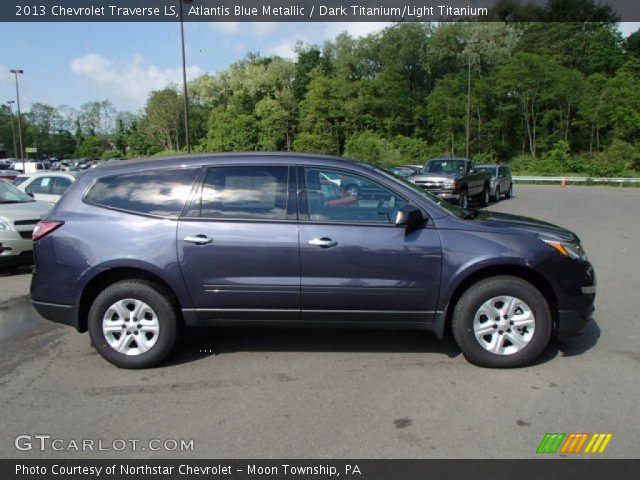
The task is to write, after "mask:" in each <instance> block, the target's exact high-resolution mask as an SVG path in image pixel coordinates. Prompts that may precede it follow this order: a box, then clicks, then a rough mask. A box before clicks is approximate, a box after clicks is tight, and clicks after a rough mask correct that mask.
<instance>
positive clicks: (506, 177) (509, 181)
mask: <svg viewBox="0 0 640 480" xmlns="http://www.w3.org/2000/svg"><path fill="white" fill-rule="evenodd" d="M475 169H476V171H477V172H487V173H490V174H491V190H490V193H491V200H493V201H494V202H498V201H500V198H501V197H502V195H504V198H511V197H513V177H512V176H511V172H510V171H509V167H507V166H506V165H499V164H495V163H490V164H487V165H476V167H475Z"/></svg>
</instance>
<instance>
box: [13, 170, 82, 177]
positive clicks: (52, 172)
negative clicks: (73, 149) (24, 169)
mask: <svg viewBox="0 0 640 480" xmlns="http://www.w3.org/2000/svg"><path fill="white" fill-rule="evenodd" d="M78 173H79V172H64V171H60V170H46V171H44V172H34V173H21V174H20V175H18V176H19V177H27V178H38V177H56V176H57V177H67V178H69V177H73V178H78V176H79V175H78Z"/></svg>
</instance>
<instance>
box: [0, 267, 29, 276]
mask: <svg viewBox="0 0 640 480" xmlns="http://www.w3.org/2000/svg"><path fill="white" fill-rule="evenodd" d="M31 269H32V267H31V266H21V267H1V268H0V277H10V276H13V275H24V274H25V273H31Z"/></svg>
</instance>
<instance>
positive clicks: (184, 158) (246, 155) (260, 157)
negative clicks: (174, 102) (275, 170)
mask: <svg viewBox="0 0 640 480" xmlns="http://www.w3.org/2000/svg"><path fill="white" fill-rule="evenodd" d="M217 160H218V161H221V162H225V163H226V161H227V160H230V161H232V162H238V163H245V164H255V163H264V164H279V163H283V164H290V163H292V162H295V163H300V164H309V163H313V162H314V160H322V161H323V163H325V164H328V165H334V166H336V167H339V166H340V165H344V164H345V163H348V164H350V165H357V166H359V167H361V168H366V169H371V168H373V167H372V166H370V165H367V164H365V163H362V162H359V161H357V160H349V159H346V158H341V157H334V156H331V155H320V154H315V153H294V152H225V153H192V154H181V155H170V156H166V157H154V158H137V159H133V160H119V161H114V162H108V163H106V164H103V165H99V166H98V167H96V168H93V169H90V170H89V171H87V173H86V175H87V176H91V177H95V176H104V174H105V173H119V172H126V171H136V170H137V169H138V167H143V166H144V167H145V168H149V167H151V168H153V167H158V168H161V167H166V168H171V167H181V166H191V165H193V166H198V165H202V164H215V163H216V161H217Z"/></svg>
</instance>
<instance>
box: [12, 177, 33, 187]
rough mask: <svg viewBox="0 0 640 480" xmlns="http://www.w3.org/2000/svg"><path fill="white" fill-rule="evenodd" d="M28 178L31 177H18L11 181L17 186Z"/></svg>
mask: <svg viewBox="0 0 640 480" xmlns="http://www.w3.org/2000/svg"><path fill="white" fill-rule="evenodd" d="M28 178H29V177H16V178H14V179H13V182H11V183H13V184H14V185H15V186H16V187H17V186H18V185H20V184H21V183H24V182H26V181H27V179H28Z"/></svg>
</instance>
